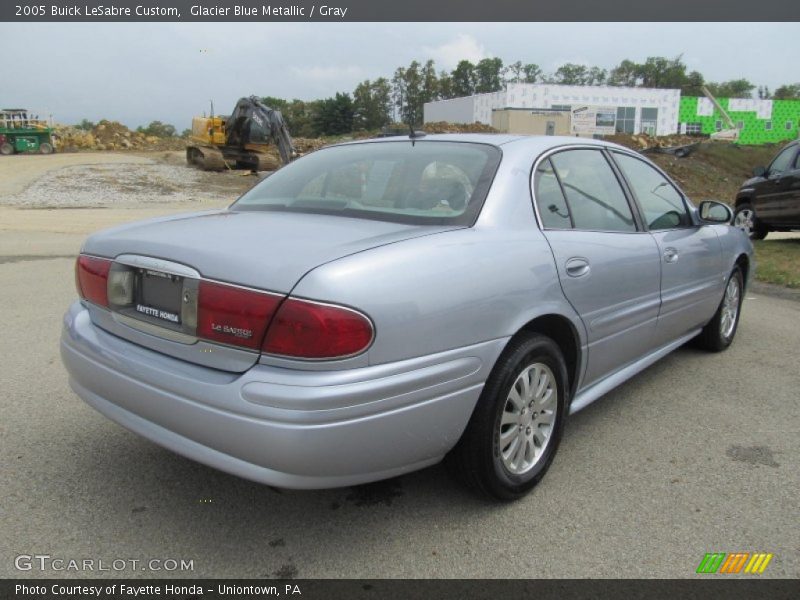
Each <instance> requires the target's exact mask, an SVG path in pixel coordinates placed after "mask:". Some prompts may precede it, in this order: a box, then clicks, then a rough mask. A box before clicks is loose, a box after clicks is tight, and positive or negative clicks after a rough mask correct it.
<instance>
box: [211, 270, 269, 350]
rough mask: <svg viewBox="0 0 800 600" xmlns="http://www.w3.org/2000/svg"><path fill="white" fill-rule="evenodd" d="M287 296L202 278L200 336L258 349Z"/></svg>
mask: <svg viewBox="0 0 800 600" xmlns="http://www.w3.org/2000/svg"><path fill="white" fill-rule="evenodd" d="M282 299H283V296H277V295H275V294H269V293H267V292H259V291H256V290H251V289H245V288H240V287H236V286H232V285H226V284H223V283H215V282H211V281H200V287H199V290H198V294H197V335H198V337H201V338H205V339H208V340H214V341H216V342H222V343H224V344H233V345H235V346H243V347H245V348H253V349H258V348H259V346H260V345H261V340H263V339H264V331H265V330H266V329H267V325H268V324H269V322H270V319H271V318H272V315H273V314H274V313H275V309H276V308H277V307H278V304H280V301H281V300H282Z"/></svg>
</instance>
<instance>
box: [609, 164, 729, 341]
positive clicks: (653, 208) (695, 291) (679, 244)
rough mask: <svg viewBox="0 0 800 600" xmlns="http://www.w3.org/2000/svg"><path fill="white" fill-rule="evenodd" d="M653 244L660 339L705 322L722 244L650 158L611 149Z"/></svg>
mask: <svg viewBox="0 0 800 600" xmlns="http://www.w3.org/2000/svg"><path fill="white" fill-rule="evenodd" d="M612 156H613V157H614V161H615V162H616V164H617V165H618V167H619V169H620V171H621V172H622V174H623V176H624V178H625V180H626V181H627V183H628V185H629V187H630V190H631V192H632V193H633V196H634V198H635V199H636V202H637V205H638V207H639V212H640V214H641V215H642V218H643V220H644V223H645V225H646V226H647V228H648V230H649V231H650V234H651V235H652V237H653V239H654V240H655V241H656V243H657V244H658V250H659V253H660V263H661V267H660V271H661V308H660V310H659V314H658V325H657V326H656V334H655V338H654V342H655V345H656V346H661V345H664V344H666V343H668V342H670V341H672V340H675V339H677V338H679V337H680V336H682V335H684V334H686V333H687V332H689V331H691V330H692V329H695V328H697V327H699V326H701V325H704V324H705V323H706V322H708V320H709V319H711V317H712V316H713V315H714V312H715V311H716V310H717V306H718V305H719V302H720V299H721V298H722V290H723V288H724V284H725V279H726V275H727V274H726V273H723V272H722V244H721V243H720V241H719V238H718V236H717V233H716V231H715V230H714V226H713V225H696V224H695V223H694V219H693V218H692V215H691V212H690V211H689V208H688V205H687V202H686V199H685V198H684V196H683V194H682V193H681V192H680V191H679V190H678V189H677V188H676V187H675V186H674V185H673V183H672V182H671V181H670V180H669V179H668V178H667V177H666V176H665V175H664V174H663V173H662V172H661V171H659V170H658V169H656V168H655V167H654V166H653V165H652V164H650V163H648V162H646V161H645V160H643V159H642V158H640V157H637V156H634V155H632V154H628V153H623V152H617V151H614V152H613V153H612Z"/></svg>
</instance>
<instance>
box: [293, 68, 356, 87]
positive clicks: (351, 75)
mask: <svg viewBox="0 0 800 600" xmlns="http://www.w3.org/2000/svg"><path fill="white" fill-rule="evenodd" d="M292 73H294V75H296V76H297V77H299V78H301V79H304V80H306V81H311V82H313V83H328V82H332V81H333V82H335V81H344V82H349V81H356V80H358V79H359V78H361V77H363V76H364V70H363V69H362V68H361V67H357V66H355V65H346V66H342V67H338V66H332V67H292Z"/></svg>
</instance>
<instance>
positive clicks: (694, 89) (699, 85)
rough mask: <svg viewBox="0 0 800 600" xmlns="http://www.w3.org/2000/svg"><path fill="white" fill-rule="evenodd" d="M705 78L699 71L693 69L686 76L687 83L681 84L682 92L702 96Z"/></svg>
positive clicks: (687, 94) (686, 94)
mask: <svg viewBox="0 0 800 600" xmlns="http://www.w3.org/2000/svg"><path fill="white" fill-rule="evenodd" d="M704 85H705V79H703V76H702V75H701V74H700V73H699V72H698V71H692V72H691V73H689V75H687V76H686V83H685V84H684V85H683V86H681V94H683V95H685V96H702V95H703V86H704Z"/></svg>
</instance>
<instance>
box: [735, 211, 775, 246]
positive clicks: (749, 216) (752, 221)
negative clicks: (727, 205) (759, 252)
mask: <svg viewBox="0 0 800 600" xmlns="http://www.w3.org/2000/svg"><path fill="white" fill-rule="evenodd" d="M733 224H734V225H735V226H736V227H738V228H739V229H741V230H742V231H744V232H745V233H746V234H747V236H748V237H749V238H750V239H751V240H763V239H764V238H765V237H767V234H768V233H769V229H768V228H767V226H766V225H764V224H763V223H761V221H759V220H758V218H757V217H756V211H755V210H754V209H753V207H752V206H750V205H749V204H740V205H739V206H737V207H736V212H735V213H734V214H733Z"/></svg>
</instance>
